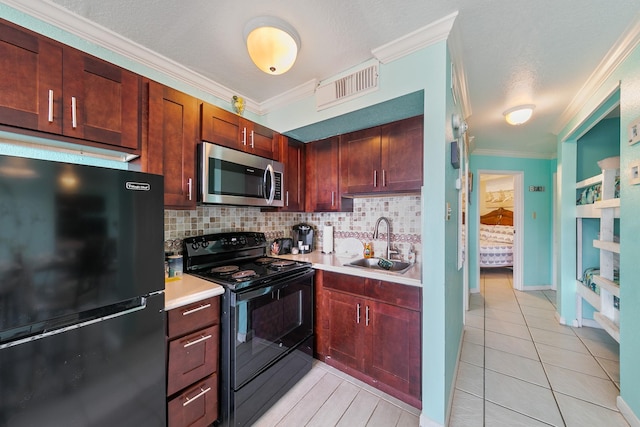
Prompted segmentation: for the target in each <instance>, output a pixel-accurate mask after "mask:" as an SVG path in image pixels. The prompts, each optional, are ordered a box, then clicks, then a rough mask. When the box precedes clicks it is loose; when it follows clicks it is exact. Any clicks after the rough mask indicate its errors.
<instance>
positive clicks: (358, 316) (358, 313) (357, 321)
mask: <svg viewBox="0 0 640 427" xmlns="http://www.w3.org/2000/svg"><path fill="white" fill-rule="evenodd" d="M356 323H357V324H360V303H358V308H357V310H356Z"/></svg>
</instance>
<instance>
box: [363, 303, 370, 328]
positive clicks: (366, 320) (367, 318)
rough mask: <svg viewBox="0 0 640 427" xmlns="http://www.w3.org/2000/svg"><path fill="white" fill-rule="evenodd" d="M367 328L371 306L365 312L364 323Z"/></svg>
mask: <svg viewBox="0 0 640 427" xmlns="http://www.w3.org/2000/svg"><path fill="white" fill-rule="evenodd" d="M364 324H365V326H369V306H367V308H366V310H365V322H364Z"/></svg>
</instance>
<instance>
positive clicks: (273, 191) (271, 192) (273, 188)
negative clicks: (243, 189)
mask: <svg viewBox="0 0 640 427" xmlns="http://www.w3.org/2000/svg"><path fill="white" fill-rule="evenodd" d="M267 173H269V174H270V175H271V188H270V189H268V190H269V191H268V192H269V198H267V204H268V205H270V204H272V203H273V198H274V197H275V195H276V174H275V172H274V171H273V166H272V165H271V164H269V165H267V167H266V169H265V170H264V177H263V180H264V188H265V189H267ZM266 193H267V191H265V194H266Z"/></svg>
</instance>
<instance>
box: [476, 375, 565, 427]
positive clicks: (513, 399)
mask: <svg viewBox="0 0 640 427" xmlns="http://www.w3.org/2000/svg"><path fill="white" fill-rule="evenodd" d="M485 381H486V384H485V396H486V399H487V400H488V401H490V402H493V403H495V404H496V405H500V406H503V407H505V408H508V409H511V410H513V411H516V412H519V413H521V414H524V415H527V416H529V417H531V418H534V419H536V420H539V421H543V422H546V423H548V424H552V425H557V426H561V425H562V424H563V423H562V417H561V416H560V411H559V410H558V406H557V405H556V401H555V399H554V397H553V394H552V393H551V390H549V389H548V388H545V387H540V386H537V385H535V384H531V383H528V382H526V381H522V380H519V379H516V378H512V377H509V376H506V375H502V374H499V373H497V372H493V371H489V370H487V371H486V372H485Z"/></svg>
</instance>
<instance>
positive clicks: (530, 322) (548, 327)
mask: <svg viewBox="0 0 640 427" xmlns="http://www.w3.org/2000/svg"><path fill="white" fill-rule="evenodd" d="M527 326H528V327H530V328H538V329H544V330H545V331H553V332H558V333H561V334H565V335H570V336H575V334H574V333H573V330H572V328H570V327H569V326H565V325H561V324H559V323H558V321H557V320H556V319H549V318H544V317H535V316H530V317H528V318H527Z"/></svg>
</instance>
